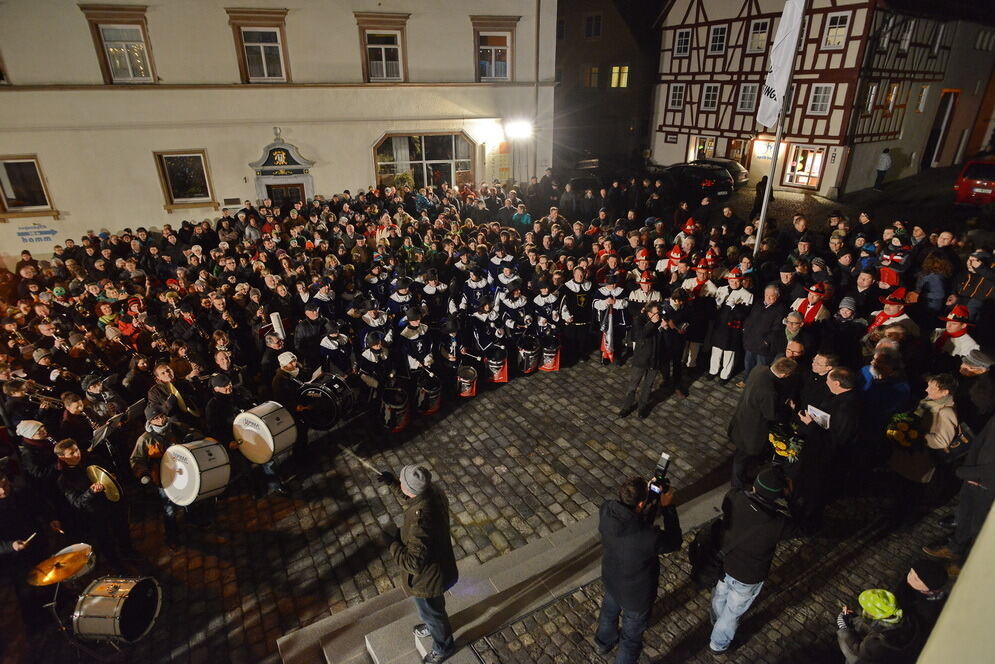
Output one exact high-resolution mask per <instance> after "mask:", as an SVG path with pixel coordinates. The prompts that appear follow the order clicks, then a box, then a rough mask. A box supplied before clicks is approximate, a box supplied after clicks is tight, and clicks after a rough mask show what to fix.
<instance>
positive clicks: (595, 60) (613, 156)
mask: <svg viewBox="0 0 995 664" xmlns="http://www.w3.org/2000/svg"><path fill="white" fill-rule="evenodd" d="M659 12H660V3H659V2H658V1H657V0H610V1H607V2H606V1H605V0H559V3H558V10H557V18H556V81H557V84H556V92H555V95H554V97H555V106H556V119H555V122H554V129H553V133H554V139H553V165H554V168H555V170H556V171H557V172H563V171H569V169H572V168H574V167H575V166H576V165H577V163H578V162H581V161H586V160H592V159H597V160H598V164H599V166H601V167H603V168H605V169H607V170H612V171H614V170H623V171H624V170H633V169H634V168H636V167H638V166H640V165H642V162H643V152H644V151H645V150H646V147H647V146H648V145H649V143H650V136H651V135H652V133H651V131H652V128H653V127H652V121H653V90H654V87H655V85H656V79H657V65H658V60H659V57H658V55H659V42H660V35H659V33H658V32H657V31H656V30H655V28H654V26H653V23H654V21H655V19H656V17H657V16H658V15H659Z"/></svg>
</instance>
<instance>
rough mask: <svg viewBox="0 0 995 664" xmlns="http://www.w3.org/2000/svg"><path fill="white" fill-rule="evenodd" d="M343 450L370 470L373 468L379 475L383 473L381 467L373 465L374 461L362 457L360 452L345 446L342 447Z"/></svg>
mask: <svg viewBox="0 0 995 664" xmlns="http://www.w3.org/2000/svg"><path fill="white" fill-rule="evenodd" d="M342 451H344V452H345V453H347V454H348V455H349V456H351V457H352V458H353V459H355V460H356V461H358V462H359V463H361V464H363V465H364V466H365V467H366V468H367V469H368V470H371V471H373V472H374V473H376V474H377V475H379V474H381V473H382V472H383V471H382V470H380V469H379V468H377V467H376V466H374V465H373V464H372V463H370V462H369V461H367V460H366V459H364V458H363V457H361V456H359V455H358V454H356V453H355V452H353V451H352V450H351V449H349V448H348V447H343V448H342Z"/></svg>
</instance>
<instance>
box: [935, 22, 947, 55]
mask: <svg viewBox="0 0 995 664" xmlns="http://www.w3.org/2000/svg"><path fill="white" fill-rule="evenodd" d="M946 27H947V26H946V25H944V24H942V23H941V24H940V25H939V26H938V27H937V28H936V39H934V40H933V55H936V54H937V53H939V52H940V46H941V45H942V44H943V30H944V28H946Z"/></svg>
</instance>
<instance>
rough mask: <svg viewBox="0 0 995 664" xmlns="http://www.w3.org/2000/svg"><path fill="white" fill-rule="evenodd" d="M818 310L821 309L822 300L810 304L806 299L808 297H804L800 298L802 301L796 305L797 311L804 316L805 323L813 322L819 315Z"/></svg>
mask: <svg viewBox="0 0 995 664" xmlns="http://www.w3.org/2000/svg"><path fill="white" fill-rule="evenodd" d="M820 311H822V300H819V301H818V302H816V303H815V304H812V303H811V302H809V301H808V298H805V299H804V300H802V303H801V304H799V305H798V313H800V314H801V315H802V316H803V317H804V318H805V325H811V324H812V323H814V322H815V319H816V318H817V317H818V316H819V312H820Z"/></svg>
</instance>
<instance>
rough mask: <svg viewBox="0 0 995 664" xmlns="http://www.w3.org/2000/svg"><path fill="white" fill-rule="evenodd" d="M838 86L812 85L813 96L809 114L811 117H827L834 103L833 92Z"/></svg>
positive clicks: (809, 105)
mask: <svg viewBox="0 0 995 664" xmlns="http://www.w3.org/2000/svg"><path fill="white" fill-rule="evenodd" d="M835 89H836V86H835V85H834V84H832V83H815V84H813V85H812V96H811V97H810V98H809V101H808V112H809V114H810V115H826V114H828V113H829V107H830V106H831V105H832V103H833V91H834V90H835Z"/></svg>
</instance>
